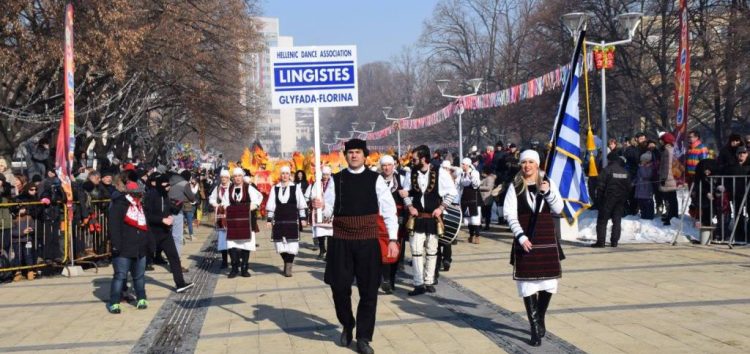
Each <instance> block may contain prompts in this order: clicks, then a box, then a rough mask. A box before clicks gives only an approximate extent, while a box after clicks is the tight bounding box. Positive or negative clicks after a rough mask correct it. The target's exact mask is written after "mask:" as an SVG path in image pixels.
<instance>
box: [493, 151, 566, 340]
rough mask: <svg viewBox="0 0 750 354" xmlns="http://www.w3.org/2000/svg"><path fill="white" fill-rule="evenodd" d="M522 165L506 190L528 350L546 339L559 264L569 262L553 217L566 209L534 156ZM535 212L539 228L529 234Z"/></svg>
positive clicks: (524, 159) (532, 153)
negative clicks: (527, 329)
mask: <svg viewBox="0 0 750 354" xmlns="http://www.w3.org/2000/svg"><path fill="white" fill-rule="evenodd" d="M520 161H521V171H520V172H519V173H518V174H517V175H516V177H515V179H514V180H513V183H512V184H510V185H509V187H508V192H507V193H506V195H505V201H504V203H503V213H504V217H505V220H506V221H507V222H508V225H509V226H510V229H511V231H512V232H513V235H514V236H515V242H513V247H512V249H511V256H510V262H511V264H512V265H513V279H515V280H516V285H517V286H518V294H519V295H520V296H521V297H523V303H524V305H525V307H526V314H527V316H528V318H529V325H530V327H531V340H530V341H529V344H531V345H533V346H540V345H541V344H542V338H543V337H544V335H545V333H546V328H545V325H544V315H545V314H546V312H547V307H548V306H549V302H550V299H551V298H552V294H554V293H557V285H558V284H557V283H558V281H557V279H559V278H560V277H561V276H562V269H561V267H560V261H561V260H563V259H565V256H564V255H563V253H562V248H560V244H559V242H558V241H557V237H556V236H555V224H554V221H553V219H552V214H560V213H562V211H563V206H564V203H563V200H562V198H561V197H560V192H559V191H558V189H557V186H556V185H554V184H553V183H552V182H551V181H550V180H549V179H547V178H546V177H545V176H544V175H543V173H541V172H540V171H539V154H538V153H537V152H536V151H534V150H526V151H524V152H523V153H522V154H521V158H520ZM535 211H536V212H537V219H536V224H535V226H533V230H530V228H531V227H532V226H531V223H530V220H531V219H532V215H533V214H534V213H535Z"/></svg>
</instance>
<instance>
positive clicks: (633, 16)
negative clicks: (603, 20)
mask: <svg viewBox="0 0 750 354" xmlns="http://www.w3.org/2000/svg"><path fill="white" fill-rule="evenodd" d="M590 17H592V15H591V14H590V13H585V12H571V13H568V14H565V15H563V16H562V19H561V20H562V22H563V24H564V25H565V28H567V29H568V32H570V35H571V36H573V40H574V41H577V40H578V36H579V35H580V33H581V31H583V30H585V29H586V25H587V22H588V19H589V18H590ZM641 17H643V14H642V13H640V12H628V13H624V14H621V15H618V16H617V21H618V22H619V23H620V25H621V26H622V27H623V28H625V29H626V30H627V31H628V38H627V39H623V40H619V41H613V42H605V41H604V40H602V41H600V42H598V43H597V42H589V41H585V44H586V45H588V46H601V47H602V48H604V47H605V46H606V47H614V46H618V45H623V44H628V43H630V42H632V41H633V36H634V35H635V30H636V28H638V25H639V24H640V23H641ZM584 60H585V59H584ZM572 70H575V68H572ZM606 70H607V69H606V68H605V67H604V66H602V69H601V70H600V75H601V80H602V93H601V95H602V108H601V110H602V117H601V119H602V121H601V126H602V127H601V129H602V132H601V134H602V144H601V153H600V154H601V155H602V156H601V161H602V167H607V90H606V87H607V86H606V85H607V80H606V75H605V74H606Z"/></svg>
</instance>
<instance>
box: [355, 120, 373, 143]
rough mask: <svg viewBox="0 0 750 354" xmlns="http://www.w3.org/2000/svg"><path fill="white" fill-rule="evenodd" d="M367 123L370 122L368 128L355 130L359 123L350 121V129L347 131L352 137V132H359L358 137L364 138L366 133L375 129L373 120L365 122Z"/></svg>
mask: <svg viewBox="0 0 750 354" xmlns="http://www.w3.org/2000/svg"><path fill="white" fill-rule="evenodd" d="M367 123H368V124H370V129H369V130H357V126H358V125H359V122H352V130H351V131H349V133H351V134H352V137H354V134H359V138H360V139H362V138H364V137H365V136H366V135H367V133H370V132H372V131H374V130H375V122H367Z"/></svg>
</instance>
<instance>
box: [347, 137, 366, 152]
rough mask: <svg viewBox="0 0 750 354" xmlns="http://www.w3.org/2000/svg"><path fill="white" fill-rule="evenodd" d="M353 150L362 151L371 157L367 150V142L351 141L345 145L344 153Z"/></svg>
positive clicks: (360, 140)
mask: <svg viewBox="0 0 750 354" xmlns="http://www.w3.org/2000/svg"><path fill="white" fill-rule="evenodd" d="M352 149H360V150H362V152H364V153H365V156H367V155H369V154H370V152H369V151H368V150H367V142H366V141H364V140H362V139H351V140H349V141H347V142H346V143H345V144H344V152H347V151H349V150H352Z"/></svg>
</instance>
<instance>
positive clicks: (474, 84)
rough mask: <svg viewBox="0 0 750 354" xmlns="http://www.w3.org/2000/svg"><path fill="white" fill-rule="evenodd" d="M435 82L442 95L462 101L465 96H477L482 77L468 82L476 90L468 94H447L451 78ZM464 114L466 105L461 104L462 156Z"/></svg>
mask: <svg viewBox="0 0 750 354" xmlns="http://www.w3.org/2000/svg"><path fill="white" fill-rule="evenodd" d="M435 83H436V84H437V87H438V90H440V95H442V96H443V97H447V98H454V99H456V100H458V101H462V100H463V99H464V98H465V97H470V96H476V95H477V94H478V93H479V87H480V86H482V79H481V78H474V79H471V80H469V81H468V82H467V83H468V84H469V86H471V88H472V89H473V90H474V92H472V93H470V94H466V95H458V96H453V95H446V94H445V89H446V88H447V87H448V83H450V80H435ZM463 114H464V107H463V106H461V107H459V109H458V154H459V155H460V156H461V158H463V157H464V134H463V120H462V117H463Z"/></svg>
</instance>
